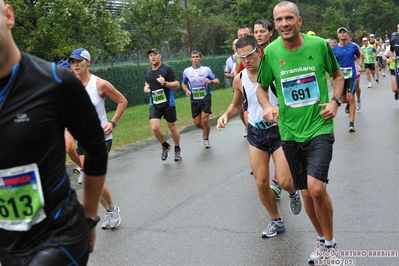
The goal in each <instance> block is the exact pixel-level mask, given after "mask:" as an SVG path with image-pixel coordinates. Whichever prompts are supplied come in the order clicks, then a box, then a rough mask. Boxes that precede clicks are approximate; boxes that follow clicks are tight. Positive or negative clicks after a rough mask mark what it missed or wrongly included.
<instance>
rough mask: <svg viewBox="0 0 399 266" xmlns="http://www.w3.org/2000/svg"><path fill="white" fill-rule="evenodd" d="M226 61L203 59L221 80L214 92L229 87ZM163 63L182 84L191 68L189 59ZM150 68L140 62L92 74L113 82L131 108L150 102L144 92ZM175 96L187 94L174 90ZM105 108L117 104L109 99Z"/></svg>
mask: <svg viewBox="0 0 399 266" xmlns="http://www.w3.org/2000/svg"><path fill="white" fill-rule="evenodd" d="M226 59H227V58H226V57H225V56H204V57H203V59H202V62H201V63H202V64H203V65H204V66H209V67H210V68H211V69H212V71H213V73H215V75H216V77H218V78H219V79H220V82H221V84H220V86H219V87H217V88H215V87H212V89H213V90H217V89H219V88H225V87H227V86H228V85H227V84H225V82H224V81H225V79H224V76H223V74H224V65H225V62H226ZM163 63H166V64H168V65H170V66H171V67H172V68H173V70H174V72H175V75H176V78H177V80H178V81H179V82H180V83H181V81H182V77H183V71H184V69H186V68H187V67H189V66H191V62H190V59H189V58H188V57H187V58H180V59H177V60H169V61H163ZM148 66H150V64H149V62H148V61H142V62H139V61H138V62H136V63H129V64H118V65H114V66H109V67H96V68H90V72H91V73H92V74H94V75H96V76H98V77H100V78H103V79H106V80H108V81H109V82H111V83H112V84H113V85H114V86H115V88H117V89H118V90H119V91H120V92H121V93H122V94H123V95H124V96H125V97H126V99H127V100H128V102H129V106H136V105H140V104H144V103H148V101H149V95H148V94H146V93H144V92H143V87H144V82H145V69H146V68H147V67H148ZM174 94H175V97H176V98H180V97H185V93H184V91H183V90H181V89H179V90H174ZM105 107H106V109H107V110H115V108H116V104H115V103H114V102H113V101H111V100H109V99H108V98H107V99H106V101H105Z"/></svg>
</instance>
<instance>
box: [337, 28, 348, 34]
mask: <svg viewBox="0 0 399 266" xmlns="http://www.w3.org/2000/svg"><path fill="white" fill-rule="evenodd" d="M341 30H344V31H346V32H348V30H347V29H346V28H345V27H339V28H338V30H337V33H339V32H340V31H341Z"/></svg>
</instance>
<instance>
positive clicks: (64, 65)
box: [57, 60, 71, 68]
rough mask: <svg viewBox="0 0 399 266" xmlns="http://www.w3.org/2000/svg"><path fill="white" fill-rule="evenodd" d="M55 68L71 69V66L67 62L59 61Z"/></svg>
mask: <svg viewBox="0 0 399 266" xmlns="http://www.w3.org/2000/svg"><path fill="white" fill-rule="evenodd" d="M57 66H60V67H65V68H71V64H69V62H68V61H65V60H61V61H60V62H58V63H57Z"/></svg>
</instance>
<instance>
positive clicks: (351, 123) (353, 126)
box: [349, 122, 356, 132]
mask: <svg viewBox="0 0 399 266" xmlns="http://www.w3.org/2000/svg"><path fill="white" fill-rule="evenodd" d="M349 132H356V130H355V124H354V123H353V122H350V123H349Z"/></svg>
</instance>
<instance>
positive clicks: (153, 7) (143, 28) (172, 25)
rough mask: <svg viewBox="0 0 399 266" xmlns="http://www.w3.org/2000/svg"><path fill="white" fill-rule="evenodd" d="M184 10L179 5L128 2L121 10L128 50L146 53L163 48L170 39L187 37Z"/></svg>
mask: <svg viewBox="0 0 399 266" xmlns="http://www.w3.org/2000/svg"><path fill="white" fill-rule="evenodd" d="M184 14H185V13H184V8H183V7H182V6H181V5H180V1H169V0H130V1H127V4H126V6H125V8H124V9H123V17H124V18H125V20H126V27H128V28H129V29H130V30H129V31H130V39H131V42H130V45H129V49H130V50H135V51H140V50H142V51H147V50H148V49H150V48H151V47H163V46H164V44H165V42H166V44H167V43H168V42H169V41H171V42H173V43H176V41H174V40H173V39H175V38H181V37H182V36H186V31H185V27H184V23H185V17H184Z"/></svg>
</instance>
